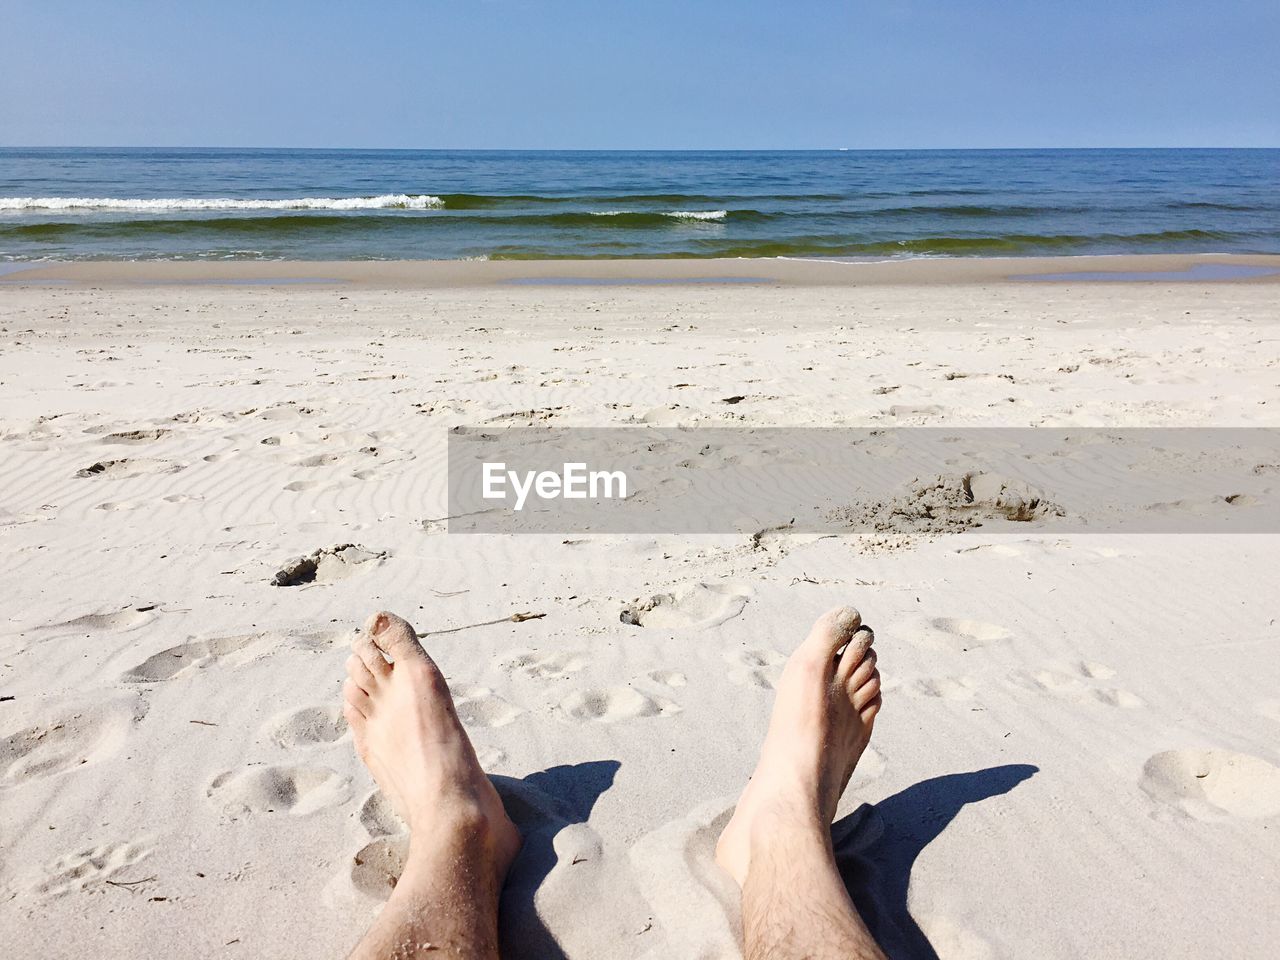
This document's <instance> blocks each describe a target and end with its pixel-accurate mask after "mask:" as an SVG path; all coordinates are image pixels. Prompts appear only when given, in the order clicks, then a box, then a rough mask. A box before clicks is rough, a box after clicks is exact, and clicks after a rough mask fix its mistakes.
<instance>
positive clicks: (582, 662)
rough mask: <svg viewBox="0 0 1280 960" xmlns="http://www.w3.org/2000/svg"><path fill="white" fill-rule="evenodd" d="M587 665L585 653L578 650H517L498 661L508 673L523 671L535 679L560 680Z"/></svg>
mask: <svg viewBox="0 0 1280 960" xmlns="http://www.w3.org/2000/svg"><path fill="white" fill-rule="evenodd" d="M586 665H587V657H586V655H585V654H583V653H581V652H579V651H576V650H561V651H557V652H554V653H538V652H537V651H536V650H517V651H514V652H512V653H510V654H507V655H506V656H504V657H502V658H500V659H499V661H498V667H499V669H501V670H504V671H506V672H507V673H521V674H524V676H526V677H529V678H531V679H533V680H559V679H564V678H566V677H568V676H569V675H570V674H574V673H577V672H578V671H579V670H581V669H582V668H583V667H585V666H586Z"/></svg>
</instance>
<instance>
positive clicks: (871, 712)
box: [858, 694, 882, 723]
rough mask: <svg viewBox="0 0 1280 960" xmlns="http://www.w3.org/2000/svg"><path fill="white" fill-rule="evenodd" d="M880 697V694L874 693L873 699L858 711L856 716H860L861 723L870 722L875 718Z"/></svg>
mask: <svg viewBox="0 0 1280 960" xmlns="http://www.w3.org/2000/svg"><path fill="white" fill-rule="evenodd" d="M881 703H882V699H881V696H880V694H876V697H875V699H874V700H872V701H871V702H870V703H868V704H867V705H866V706H865V707H863V708H862V709H861V710H859V711H858V716H859V717H861V718H862V722H863V723H870V722H871V721H872V720H874V719H875V718H876V714H877V713H879V712H880V705H881Z"/></svg>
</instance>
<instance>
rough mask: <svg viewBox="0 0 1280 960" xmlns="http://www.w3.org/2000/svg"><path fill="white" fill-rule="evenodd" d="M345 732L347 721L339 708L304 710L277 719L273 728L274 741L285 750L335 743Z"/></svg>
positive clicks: (272, 736)
mask: <svg viewBox="0 0 1280 960" xmlns="http://www.w3.org/2000/svg"><path fill="white" fill-rule="evenodd" d="M346 732H347V721H346V720H345V719H344V718H343V716H342V710H341V708H339V707H304V708H303V709H301V710H295V711H293V712H292V713H287V714H284V715H283V716H281V717H277V718H276V719H275V720H274V721H273V722H272V723H271V725H270V737H271V739H272V740H274V741H275V742H276V743H278V744H279V745H280V746H282V747H285V748H286V749H291V748H293V747H313V746H317V745H319V744H324V743H333V741H335V740H337V739H339V738H340V737H342V735H343V734H345V733H346Z"/></svg>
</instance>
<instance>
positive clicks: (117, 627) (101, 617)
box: [40, 607, 156, 633]
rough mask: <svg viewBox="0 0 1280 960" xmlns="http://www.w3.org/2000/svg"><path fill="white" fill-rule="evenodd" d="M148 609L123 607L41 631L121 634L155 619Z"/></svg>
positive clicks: (77, 618)
mask: <svg viewBox="0 0 1280 960" xmlns="http://www.w3.org/2000/svg"><path fill="white" fill-rule="evenodd" d="M155 616H156V615H155V614H154V613H152V612H151V610H150V609H147V610H139V609H137V608H136V607H125V608H124V609H123V610H107V611H104V612H102V613H86V614H84V615H83V616H79V617H75V618H73V619H71V620H63V621H62V622H61V623H51V624H48V625H47V626H44V627H41V628H40V629H41V630H56V631H59V632H62V631H67V632H74V633H80V632H84V633H122V632H124V631H125V630H136V629H137V628H138V627H141V626H143V625H144V624H148V623H150V622H151V621H152V620H154V619H155Z"/></svg>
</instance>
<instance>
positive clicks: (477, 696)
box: [449, 683, 524, 727]
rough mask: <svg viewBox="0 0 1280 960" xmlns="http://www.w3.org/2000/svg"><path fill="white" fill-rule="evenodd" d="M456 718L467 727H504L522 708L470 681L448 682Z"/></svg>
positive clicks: (522, 711) (518, 714)
mask: <svg viewBox="0 0 1280 960" xmlns="http://www.w3.org/2000/svg"><path fill="white" fill-rule="evenodd" d="M449 692H450V693H452V694H453V706H454V709H455V710H456V711H457V713H458V719H459V720H461V721H462V723H463V725H464V726H468V727H505V726H506V725H507V724H509V723H511V722H512V721H513V720H515V719H516V717H518V716H520V715H521V714H522V713H524V710H523V709H521V708H520V707H517V706H516V705H515V704H514V703H511V702H509V701H507V700H503V699H502V697H500V696H498V695H497V694H495V693H494V692H493V691H492V690H490V689H489V688H488V687H481V686H477V685H475V684H470V683H450V684H449Z"/></svg>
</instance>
